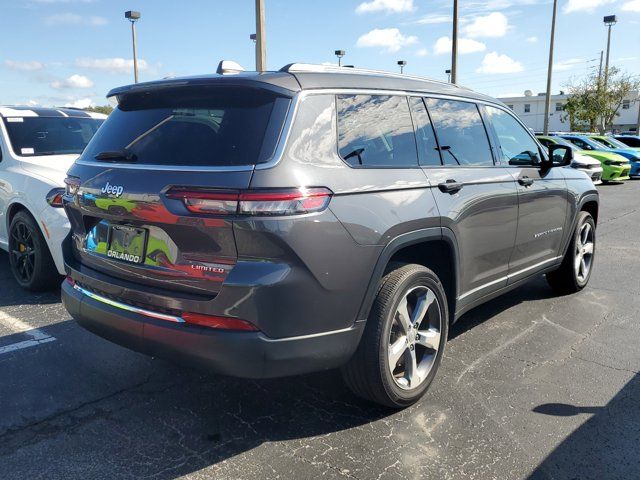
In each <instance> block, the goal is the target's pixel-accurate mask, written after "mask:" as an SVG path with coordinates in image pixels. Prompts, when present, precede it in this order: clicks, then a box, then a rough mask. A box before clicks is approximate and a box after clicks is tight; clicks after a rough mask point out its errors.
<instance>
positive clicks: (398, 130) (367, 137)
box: [337, 95, 418, 167]
mask: <svg viewBox="0 0 640 480" xmlns="http://www.w3.org/2000/svg"><path fill="white" fill-rule="evenodd" d="M337 105H338V148H339V150H340V156H341V157H342V158H343V159H344V160H345V161H346V162H348V163H349V164H350V165H353V166H360V165H364V166H368V167H409V166H416V165H417V164H418V158H417V153H416V140H415V136H414V134H413V124H412V123H411V115H410V114H409V105H408V104H407V99H406V97H401V96H382V95H338V96H337Z"/></svg>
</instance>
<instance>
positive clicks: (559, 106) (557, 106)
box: [556, 102, 564, 112]
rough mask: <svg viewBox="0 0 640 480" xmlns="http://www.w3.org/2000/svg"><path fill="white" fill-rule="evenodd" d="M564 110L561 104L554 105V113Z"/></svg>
mask: <svg viewBox="0 0 640 480" xmlns="http://www.w3.org/2000/svg"><path fill="white" fill-rule="evenodd" d="M563 110H564V106H563V105H562V103H560V102H557V103H556V112H561V111H563Z"/></svg>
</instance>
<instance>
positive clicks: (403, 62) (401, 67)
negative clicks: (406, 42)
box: [398, 60, 407, 75]
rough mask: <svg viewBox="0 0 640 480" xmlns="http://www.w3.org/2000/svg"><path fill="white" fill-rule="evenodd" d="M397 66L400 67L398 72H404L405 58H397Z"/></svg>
mask: <svg viewBox="0 0 640 480" xmlns="http://www.w3.org/2000/svg"><path fill="white" fill-rule="evenodd" d="M398 66H399V67H400V74H401V75H402V74H403V73H404V67H406V66H407V61H406V60H398Z"/></svg>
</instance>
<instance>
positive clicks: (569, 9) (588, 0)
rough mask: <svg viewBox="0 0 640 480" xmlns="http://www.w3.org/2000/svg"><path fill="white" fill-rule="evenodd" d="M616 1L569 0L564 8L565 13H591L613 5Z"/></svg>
mask: <svg viewBox="0 0 640 480" xmlns="http://www.w3.org/2000/svg"><path fill="white" fill-rule="evenodd" d="M614 1H615V0H568V2H567V3H566V5H565V6H564V9H563V11H564V13H573V12H587V13H591V12H593V11H594V10H595V9H596V8H598V7H601V6H603V5H606V4H608V3H613V2H614Z"/></svg>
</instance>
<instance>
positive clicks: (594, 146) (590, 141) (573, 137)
mask: <svg viewBox="0 0 640 480" xmlns="http://www.w3.org/2000/svg"><path fill="white" fill-rule="evenodd" d="M560 136H561V137H562V138H564V139H565V140H569V141H570V142H571V143H573V144H574V145H576V146H577V147H578V148H580V149H582V150H595V151H600V152H609V153H616V154H618V155H620V156H622V157H624V158H626V159H627V160H628V161H629V165H630V167H631V171H630V172H629V176H638V175H640V151H638V150H635V149H633V148H629V147H628V146H626V145H624V144H622V148H611V147H608V146H606V145H605V143H603V142H600V141H597V139H602V138H606V139H607V140H609V137H600V136H598V137H596V136H590V135H578V134H565V135H560ZM611 140H615V139H611Z"/></svg>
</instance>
